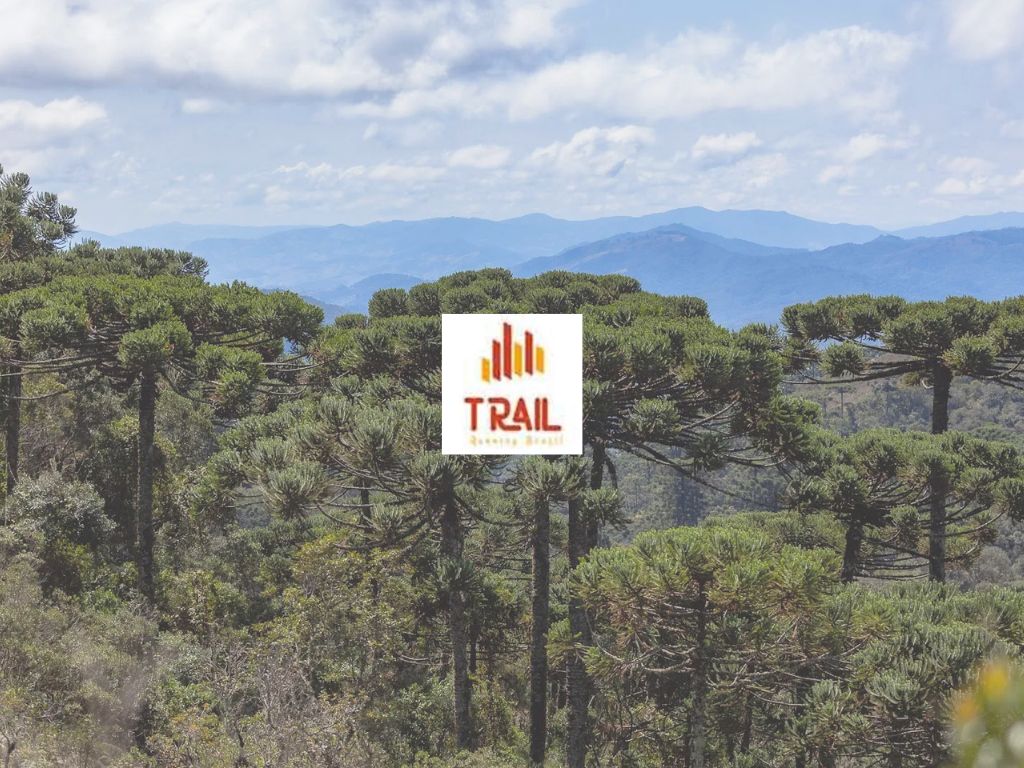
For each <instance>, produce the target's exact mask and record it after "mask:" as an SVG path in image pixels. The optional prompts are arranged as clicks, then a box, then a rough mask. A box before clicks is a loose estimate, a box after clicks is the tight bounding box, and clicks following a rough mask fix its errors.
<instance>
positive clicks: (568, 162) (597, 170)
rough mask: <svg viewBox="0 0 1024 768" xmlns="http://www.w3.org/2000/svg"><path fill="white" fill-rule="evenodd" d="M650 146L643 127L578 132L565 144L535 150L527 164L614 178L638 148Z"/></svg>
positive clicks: (651, 135)
mask: <svg viewBox="0 0 1024 768" xmlns="http://www.w3.org/2000/svg"><path fill="white" fill-rule="evenodd" d="M653 142H654V132H653V131H652V130H651V129H650V128H645V127H643V126H639V125H620V126H615V127H613V128H599V127H596V126H595V127H591V128H585V129H583V130H582V131H577V132H576V133H575V134H574V135H573V137H572V138H571V139H569V141H567V142H554V143H553V144H549V145H548V146H546V147H541V148H540V149H537V150H535V151H534V152H533V153H532V154H531V155H530V159H529V164H530V165H532V166H533V167H537V168H544V169H553V170H557V171H560V172H562V173H567V174H571V175H597V176H605V177H614V176H617V175H618V174H619V173H620V172H621V171H622V169H623V168H624V167H625V166H626V164H627V163H629V162H630V161H631V160H632V159H633V158H635V157H636V155H637V153H638V152H639V151H640V148H641V147H643V146H646V145H649V144H652V143H653Z"/></svg>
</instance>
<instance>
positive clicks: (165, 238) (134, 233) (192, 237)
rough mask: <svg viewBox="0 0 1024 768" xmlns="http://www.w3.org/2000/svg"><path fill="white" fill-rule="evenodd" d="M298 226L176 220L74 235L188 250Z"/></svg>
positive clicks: (107, 242)
mask: <svg viewBox="0 0 1024 768" xmlns="http://www.w3.org/2000/svg"><path fill="white" fill-rule="evenodd" d="M289 229H298V227H286V226H280V227H245V226H231V225H223V224H209V225H207V224H182V223H180V222H177V221H174V222H171V223H170V224H158V225H156V226H153V227H143V228H142V229H133V230H130V231H128V232H122V233H121V234H119V235H105V234H103V233H102V232H92V231H89V230H85V231H82V232H79V233H78V235H77V237H76V238H75V239H76V240H78V241H82V240H97V241H99V243H100V244H101V245H104V246H106V247H108V248H118V247H120V246H125V245H141V246H143V247H145V248H173V249H174V250H183V251H184V250H188V249H189V246H191V245H192V244H193V243H196V242H198V241H200V240H208V239H211V238H234V239H237V240H256V239H258V238H261V237H266V236H267V235H272V234H275V233H277V232H285V231H287V230H289Z"/></svg>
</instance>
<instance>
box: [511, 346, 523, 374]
mask: <svg viewBox="0 0 1024 768" xmlns="http://www.w3.org/2000/svg"><path fill="white" fill-rule="evenodd" d="M513 349H514V354H515V362H514V363H513V365H514V366H515V368H514V370H515V372H516V376H522V375H523V345H522V344H520V343H519V342H518V341H517V342H516V345H515V347H513Z"/></svg>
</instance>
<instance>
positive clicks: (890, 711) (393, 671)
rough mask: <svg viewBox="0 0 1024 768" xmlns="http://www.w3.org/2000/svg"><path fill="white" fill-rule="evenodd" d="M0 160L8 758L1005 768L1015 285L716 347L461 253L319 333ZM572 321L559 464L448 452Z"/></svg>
mask: <svg viewBox="0 0 1024 768" xmlns="http://www.w3.org/2000/svg"><path fill="white" fill-rule="evenodd" d="M75 216H76V212H75V210H74V209H73V208H70V207H68V206H66V205H62V204H61V203H60V202H59V201H58V199H57V198H56V197H55V196H54V195H52V194H49V193H37V192H34V191H33V190H32V188H31V184H30V180H29V178H28V177H27V176H25V175H24V174H19V173H7V174H4V173H3V172H2V170H0V368H2V378H0V382H2V387H0V389H2V392H3V418H4V424H5V429H4V435H3V439H4V448H5V450H4V461H3V464H4V476H5V482H4V493H5V496H4V500H3V506H2V508H0V765H2V767H3V768H19V767H20V768H28V767H29V766H68V767H69V768H70V767H75V768H93V767H96V768H99V767H107V766H112V767H122V766H151V767H157V766H159V767H163V766H167V767H169V768H171V767H173V768H186V767H189V768H192V767H195V768H256V767H257V766H258V767H260V768H263V767H266V768H270V767H271V766H275V767H280V768H321V767H322V768H330V767H336V768H349V767H352V768H364V767H365V768H375V767H377V766H415V767H416V768H485V767H490V766H495V767H496V768H502V767H503V766H505V767H511V766H522V765H533V766H542V765H547V766H556V765H565V766H568V767H569V768H583V766H621V767H622V768H627V767H628V768H641V767H647V766H686V768H705V767H713V766H735V767H736V768H740V767H744V768H747V767H749V768H753V767H754V766H800V767H807V768H809V767H810V766H820V767H822V768H847V767H849V768H855V767H856V768H859V767H861V766H863V767H865V768H867V767H868V766H887V767H889V768H895V767H897V766H899V767H900V768H912V767H915V766H922V767H924V766H943V765H948V766H956V765H960V766H978V767H979V768H981V767H982V766H993V767H994V766H1018V765H1024V672H1022V671H1021V667H1020V666H1019V659H1020V657H1021V655H1022V654H1024V529H1022V527H1021V525H1020V521H1021V520H1022V519H1024V438H1022V435H1021V432H1020V424H1021V420H1022V418H1024V395H1022V394H1021V393H1020V392H1019V390H1020V389H1021V388H1022V386H1024V297H1020V298H1011V299H1006V300H1003V301H991V302H990V301H981V300H977V299H973V298H971V297H966V296H962V297H951V298H948V299H945V300H943V301H919V302H909V301H905V300H903V299H901V298H899V297H895V296H867V295H852V296H835V297H827V298H822V299H820V300H818V301H814V302H811V303H805V304H796V305H793V306H790V307H788V308H787V309H786V310H785V312H784V313H783V316H782V317H781V318H765V322H764V323H763V324H755V325H749V326H746V327H743V328H741V329H738V330H732V329H727V328H724V327H722V326H720V325H717V324H716V323H715V322H714V321H713V320H712V318H711V317H709V314H708V310H707V306H706V304H705V303H704V301H703V300H701V299H700V298H698V297H690V296H662V295H658V294H655V293H650V292H647V291H645V290H642V289H641V285H640V284H639V283H638V282H637V281H636V280H635V279H633V278H630V277H627V276H623V275H604V276H595V275H589V274H582V273H573V272H564V271H554V272H546V273H543V274H540V275H538V276H536V277H530V278H515V277H513V276H512V275H511V273H510V272H508V271H507V270H504V269H494V268H492V269H480V270H477V271H470V272H458V273H455V274H451V275H448V276H446V277H443V278H440V279H438V280H436V281H434V282H430V283H423V284H419V285H416V286H414V287H413V288H411V289H409V290H402V289H385V290H382V291H379V292H377V293H376V294H375V295H374V296H373V299H372V300H371V302H370V306H369V311H368V313H367V314H366V315H362V314H359V315H342V316H340V317H338V318H337V319H336V320H335V321H334V322H333V323H331V324H325V323H324V322H323V315H322V312H321V310H320V309H318V308H316V307H314V306H312V305H311V304H309V303H307V302H306V301H304V300H303V299H301V298H300V297H299V296H297V295H295V294H293V293H289V292H284V291H273V292H265V291H260V290H257V289H256V288H253V287H250V286H247V285H245V284H243V283H238V282H236V283H231V284H211V283H210V282H208V281H207V279H206V274H207V265H206V264H205V263H204V262H203V261H202V260H201V259H198V258H196V257H193V256H191V255H190V254H188V253H181V252H175V251H169V250H159V249H149V248H134V247H119V248H102V247H100V246H99V244H98V243H96V242H93V241H85V242H76V241H75V240H74V235H75V233H76V223H75ZM483 312H486V313H581V314H582V315H583V318H584V361H583V363H584V435H585V437H584V441H585V451H584V455H583V456H580V457H575V456H567V457H566V456H563V457H541V456H532V457H524V458H517V457H503V456H498V457H489V456H446V455H442V454H441V452H440V407H439V400H440V354H441V338H440V333H441V331H440V326H441V324H440V316H441V314H443V313H483Z"/></svg>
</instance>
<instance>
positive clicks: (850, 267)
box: [517, 226, 1024, 326]
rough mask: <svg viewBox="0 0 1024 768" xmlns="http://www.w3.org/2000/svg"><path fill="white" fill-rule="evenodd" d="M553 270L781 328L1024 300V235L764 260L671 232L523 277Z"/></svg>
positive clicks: (536, 264)
mask: <svg viewBox="0 0 1024 768" xmlns="http://www.w3.org/2000/svg"><path fill="white" fill-rule="evenodd" d="M552 269H567V270H579V271H587V272H596V273H600V274H608V273H619V274H626V275H630V276H632V277H635V278H637V279H638V280H640V282H641V283H642V284H643V285H644V286H645V287H646V288H648V289H651V290H658V291H661V292H665V293H686V294H693V295H698V296H702V297H704V298H705V299H707V301H708V304H709V306H710V308H711V312H712V315H713V316H714V317H715V319H716V320H717V321H718V322H721V323H723V324H726V325H731V326H736V325H742V324H744V323H747V322H753V321H769V322H771V321H775V320H776V319H777V318H778V316H779V313H780V312H781V310H782V308H783V307H785V306H786V305H788V304H792V303H794V302H798V301H807V300H812V299H816V298H820V297H822V296H827V295H829V294H849V293H860V292H869V293H882V294H889V293H898V294H900V295H902V296H905V297H906V298H908V299H930V298H944V297H945V296H948V295H953V294H971V295H974V296H978V297H979V298H985V299H997V298H1003V297H1005V296H1010V295H1017V294H1021V293H1024V229H1003V230H995V231H990V232H968V233H963V234H957V235H950V236H947V237H936V238H915V239H912V240H905V239H902V238H899V237H894V236H891V235H886V236H882V237H879V238H876V239H874V240H872V241H870V242H868V243H860V244H856V243H850V244H844V245H837V246H833V247H830V248H825V249H822V250H818V251H795V250H782V249H774V250H773V249H765V250H761V251H758V249H757V247H756V244H754V243H748V242H744V241H729V240H725V239H723V238H719V237H714V236H708V235H707V234H706V233H702V232H699V231H697V230H693V229H690V228H687V227H679V226H669V227H661V228H659V229H656V230H652V231H650V232H642V233H637V234H630V235H621V236H618V237H614V238H609V239H606V240H602V241H599V242H595V243H590V244H587V245H583V246H579V247H577V248H570V249H568V250H566V251H563V252H562V253H560V254H558V255H556V256H551V257H548V258H544V259H534V260H531V261H529V262H526V263H524V264H523V265H521V266H520V267H519V268H518V270H517V271H518V273H519V274H522V275H534V274H538V273H540V272H545V271H548V270H552Z"/></svg>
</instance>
